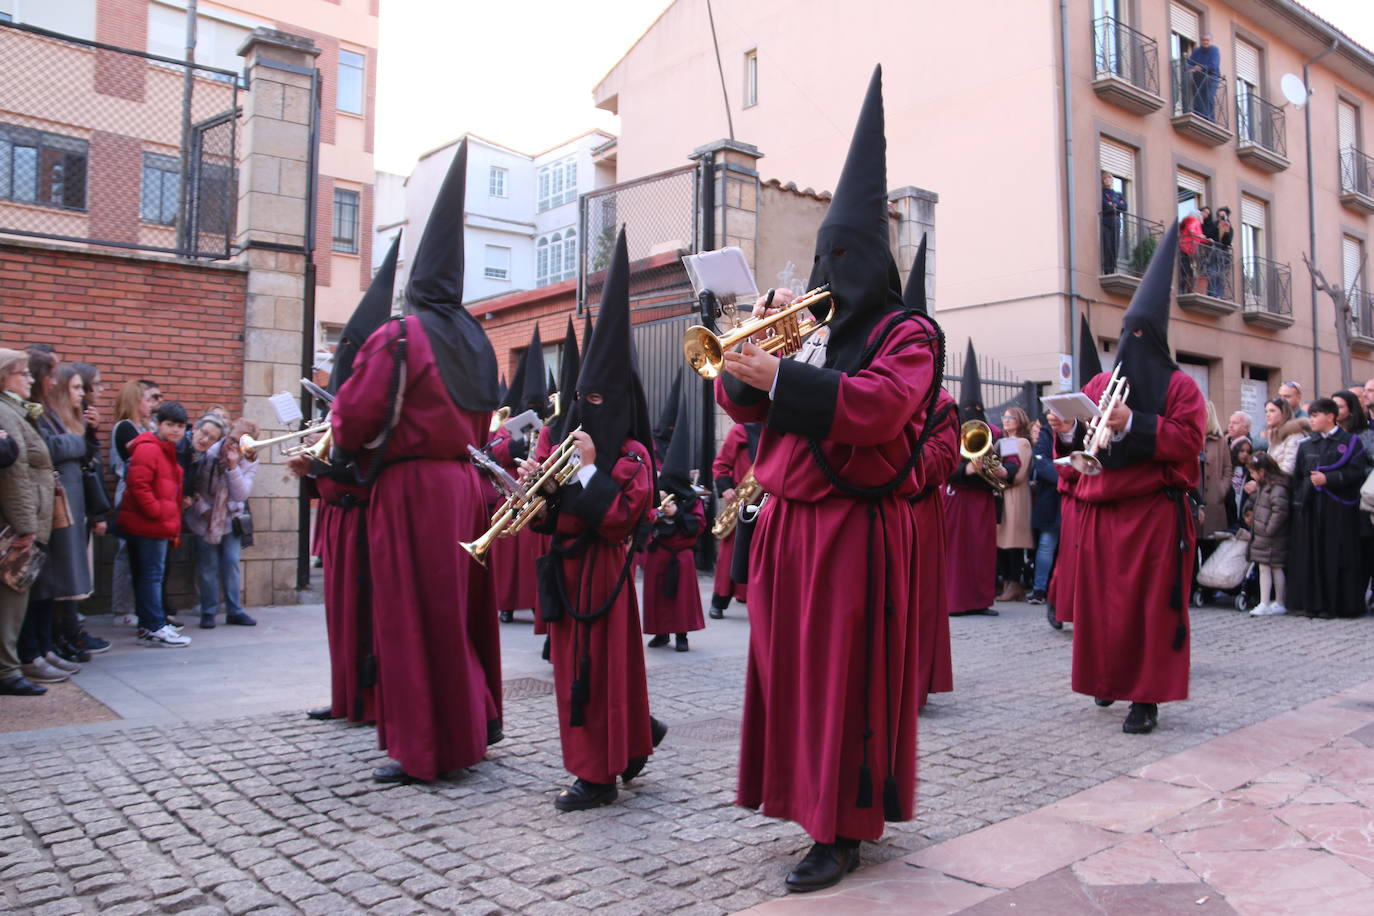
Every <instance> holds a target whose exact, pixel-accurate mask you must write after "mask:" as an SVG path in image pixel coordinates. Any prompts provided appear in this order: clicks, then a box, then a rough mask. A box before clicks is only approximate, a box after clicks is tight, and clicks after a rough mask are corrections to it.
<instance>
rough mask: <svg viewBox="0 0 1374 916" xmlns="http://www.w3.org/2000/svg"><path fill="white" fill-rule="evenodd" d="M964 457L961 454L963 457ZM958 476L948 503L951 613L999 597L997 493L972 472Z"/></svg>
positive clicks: (948, 488) (947, 489)
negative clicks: (971, 473)
mask: <svg viewBox="0 0 1374 916" xmlns="http://www.w3.org/2000/svg"><path fill="white" fill-rule="evenodd" d="M962 460H963V459H962V458H961V459H960V461H962ZM960 480H961V478H960V477H959V476H955V477H954V478H953V479H951V480H950V481H949V482H948V483H947V484H946V485H945V486H943V487H941V488H940V493H941V495H942V496H943V498H944V503H945V543H946V544H948V545H949V549H948V550H946V551H945V557H946V562H947V563H948V567H947V578H946V581H945V585H946V603H945V607H946V609H947V611H948V613H950V614H958V613H960V612H962V611H981V610H985V609H987V608H990V607H992V604H993V602H994V601H996V600H997V503H996V499H997V497H996V496H994V495H993V493H992V490H990V489H989V488H988V485H987V484H986V483H984V482H982V481H980V480H978V479H976V478H973V477H971V476H970V475H963V477H962V480H963V481H966V482H962V483H961V482H960Z"/></svg>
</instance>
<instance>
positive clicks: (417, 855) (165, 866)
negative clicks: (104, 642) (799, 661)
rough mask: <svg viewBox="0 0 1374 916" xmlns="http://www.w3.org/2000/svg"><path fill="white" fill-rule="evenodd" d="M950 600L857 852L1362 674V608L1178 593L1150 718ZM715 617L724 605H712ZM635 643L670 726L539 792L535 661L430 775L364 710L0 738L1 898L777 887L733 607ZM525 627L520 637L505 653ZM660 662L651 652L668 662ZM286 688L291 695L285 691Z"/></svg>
mask: <svg viewBox="0 0 1374 916" xmlns="http://www.w3.org/2000/svg"><path fill="white" fill-rule="evenodd" d="M1002 607H1003V608H1004V610H1003V614H1002V616H1001V617H999V618H984V617H975V618H956V619H954V620H953V621H952V624H953V636H954V652H955V678H956V687H957V692H956V693H954V694H950V695H941V696H937V697H935V698H933V699H932V701H931V703H930V705H929V706H928V708H927V710H926V714H925V716H924V718H923V719H922V724H921V777H922V782H921V787H920V811H919V816H918V819H917V820H915V821H914V822H912V823H909V824H901V825H894V827H893V829H892V830H891V831H890V832H889V833H888V835H887V837H886V838H885V839H884V840H883V841H882V842H881V843H879V844H873V845H871V846H869V845H866V846H865V852H864V861H865V863H867V864H872V863H876V862H881V861H886V860H888V859H891V858H894V857H896V856H898V855H900V854H902V853H904V852H907V851H909V850H913V849H917V848H920V847H923V846H926V845H930V844H931V843H934V842H939V841H941V840H945V839H948V838H950V837H954V836H957V835H959V834H962V833H965V832H967V831H970V830H973V829H976V828H979V827H982V826H984V825H986V824H988V823H991V822H995V821H999V820H1002V819H1005V818H1007V817H1010V816H1012V815H1015V814H1020V813H1024V812H1027V811H1031V810H1034V809H1036V808H1039V807H1041V806H1043V805H1045V804H1047V803H1049V802H1051V801H1054V800H1056V799H1059V798H1061V797H1063V796H1066V795H1069V794H1071V793H1074V792H1077V791H1079V790H1081V789H1084V788H1087V787H1089V786H1092V785H1096V784H1097V783H1100V782H1103V781H1105V780H1107V779H1109V778H1112V777H1114V776H1116V775H1119V774H1122V773H1125V772H1127V771H1129V770H1132V769H1135V768H1136V767H1139V766H1141V765H1143V764H1145V763H1148V762H1150V761H1153V760H1155V759H1158V758H1160V757H1162V756H1165V755H1168V754H1172V753H1174V752H1177V751H1179V750H1182V749H1184V748H1187V747H1190V746H1192V745H1194V744H1197V743H1200V742H1202V741H1204V740H1206V739H1208V738H1212V737H1215V736H1218V735H1221V734H1224V733H1227V732H1229V731H1232V730H1234V729H1236V728H1238V727H1240V726H1243V725H1247V724H1250V723H1253V722H1256V721H1259V720H1261V719H1265V718H1268V717H1269V716H1272V715H1274V714H1276V713H1278V712H1281V711H1284V710H1288V709H1291V708H1293V707H1294V706H1297V705H1300V704H1302V703H1304V702H1307V701H1309V700H1313V699H1316V698H1319V697H1322V696H1326V695H1327V694H1330V693H1332V692H1334V691H1336V690H1338V689H1342V688H1344V687H1348V686H1350V685H1353V684H1356V683H1358V682H1361V681H1363V680H1366V679H1368V678H1369V677H1371V676H1374V640H1371V639H1370V634H1371V629H1370V628H1371V627H1374V621H1370V620H1350V621H1313V620H1307V619H1303V618H1294V619H1290V618H1277V619H1275V618H1263V619H1255V618H1250V617H1248V616H1245V615H1241V614H1238V613H1236V612H1234V611H1226V610H1221V609H1210V608H1209V609H1203V610H1199V611H1195V612H1194V618H1193V619H1194V636H1193V681H1192V684H1193V691H1192V692H1193V697H1194V699H1192V700H1191V701H1189V702H1186V703H1178V704H1170V705H1168V706H1165V707H1164V708H1163V710H1162V715H1161V726H1160V729H1159V730H1158V731H1156V732H1155V733H1154V734H1153V735H1150V736H1143V737H1142V736H1128V735H1124V734H1123V733H1122V732H1121V729H1120V719H1121V717H1122V716H1123V715H1124V709H1122V708H1121V705H1120V704H1118V706H1116V707H1113V708H1111V709H1107V710H1102V709H1098V708H1097V707H1095V706H1094V705H1093V704H1092V702H1091V701H1090V700H1088V699H1087V698H1085V697H1080V696H1077V695H1075V694H1073V693H1071V692H1069V690H1068V686H1067V685H1068V665H1069V646H1070V636H1069V633H1070V630H1069V629H1067V628H1066V629H1065V630H1064V631H1063V632H1056V631H1054V630H1051V629H1050V628H1049V627H1048V626H1047V625H1046V623H1045V619H1044V615H1043V612H1042V609H1041V608H1032V607H1029V606H1026V605H1016V606H1007V605H1003V606H1002ZM733 613H735V614H736V616H738V612H737V611H735V612H733ZM726 625H727V626H728V625H733V626H734V627H735V628H736V634H737V636H736V637H735V643H736V645H735V649H734V651H733V652H728V653H723V654H722V653H716V654H715V655H714V656H712V655H710V654H704V655H698V653H696V652H693V653H689V654H687V655H679V656H676V657H674V658H671V659H667V658H663V659H655V662H654V664H653V666H652V667H651V670H650V688H651V691H652V695H653V706H654V712H655V714H656V715H658V716H659V717H661V718H663V719H665V720H667V721H668V722H669V723H670V725H671V729H672V730H671V731H670V733H669V735H668V739H667V741H666V742H665V744H664V746H663V748H662V749H661V750H660V752H659V753H658V754H656V755H655V756H654V758H653V759H652V761H651V763H650V765H649V768H648V769H647V770H646V772H645V774H644V776H643V777H641V779H640V780H638V781H637V783H636V784H635V785H634V786H633V787H631V788H629V789H626V790H623V791H622V794H621V799H620V801H619V802H618V803H617V804H615V805H613V806H611V807H608V808H604V809H600V810H597V811H592V812H582V813H571V814H559V813H557V812H555V811H554V809H553V806H552V804H551V800H552V796H553V793H554V792H555V791H556V790H557V789H558V788H559V787H561V786H562V785H564V784H565V783H566V782H567V781H568V777H567V775H566V774H565V773H564V772H563V770H562V768H561V766H560V764H559V750H558V738H557V730H556V728H555V724H554V704H553V697H552V695H551V690H552V683H551V680H550V676H551V675H549V674H547V673H546V672H547V669H538V668H526V669H525V672H526V673H536V674H540V676H521V677H513V678H512V679H510V680H508V681H507V683H506V690H507V703H506V729H505V730H506V735H507V739H506V741H505V742H503V743H502V744H500V745H497V746H496V747H494V748H493V749H492V752H491V754H490V755H489V758H488V760H487V761H486V762H485V763H483V764H481V765H479V766H477V767H475V768H474V769H472V770H470V771H468V772H466V773H462V774H456V775H453V776H451V777H450V778H448V779H446V780H444V781H442V782H440V783H437V784H435V785H432V786H392V787H381V786H377V785H374V784H372V783H371V782H369V781H367V780H366V776H367V774H368V771H369V769H370V767H372V766H375V765H377V764H378V763H380V762H381V760H382V757H381V755H380V754H379V753H378V752H377V751H376V749H375V744H374V736H373V732H372V730H371V729H369V728H365V727H359V726H348V725H344V724H341V723H334V722H326V723H313V722H307V721H305V720H304V719H303V717H301V716H300V714H299V713H294V714H289V715H288V714H284V713H279V714H258V715H253V716H249V717H242V718H231V719H225V720H221V721H216V722H192V723H185V724H174V725H158V726H137V727H130V728H127V729H125V730H114V731H110V730H106V731H99V732H92V733H91V734H88V735H77V736H66V737H59V738H51V737H50V738H47V739H45V738H44V737H43V735H42V734H41V733H36V734H35V735H33V738H32V740H31V741H28V742H25V741H22V740H21V741H18V742H15V743H7V744H4V745H0V787H3V789H2V790H0V791H3V796H0V909H4V910H5V911H7V912H9V911H12V912H33V913H35V914H40V916H57V914H67V913H97V912H98V913H102V914H106V916H120V914H126V913H129V914H132V913H146V912H168V913H202V912H203V913H212V912H214V913H218V912H229V913H234V914H239V913H248V912H254V913H263V914H266V913H294V912H304V913H336V912H346V911H363V910H366V911H368V912H376V913H382V914H387V913H413V912H427V911H445V912H458V913H474V914H477V913H482V914H486V913H504V912H519V913H529V914H536V916H538V914H546V913H547V914H555V913H581V912H588V911H593V910H596V911H599V912H605V913H612V914H619V913H626V914H629V913H662V912H680V913H690V914H698V913H699V914H718V913H725V912H733V911H735V910H739V909H743V908H745V907H748V906H751V905H754V904H757V903H759V902H761V901H764V900H766V899H768V898H769V897H773V896H777V895H779V894H780V892H781V881H782V878H783V876H784V875H785V874H786V872H787V870H788V868H789V867H790V865H791V863H792V862H793V861H794V860H795V858H796V856H797V855H798V854H799V853H800V852H801V851H803V850H804V849H805V848H806V847H807V845H808V840H807V838H806V837H805V836H804V834H803V833H802V832H801V831H800V830H799V829H798V828H797V827H795V826H794V825H792V824H788V823H784V822H777V821H772V820H769V819H767V818H764V817H761V816H759V815H757V814H755V813H753V812H751V811H747V810H743V809H739V808H735V807H733V806H732V805H731V800H732V797H733V786H734V778H735V762H736V761H735V757H736V742H737V738H738V716H739V710H740V696H741V689H742V685H743V674H744V664H743V651H744V636H743V634H744V633H745V628H744V626H743V625H742V624H741V623H739V622H738V621H734V622H732V621H727V622H726ZM527 644H528V640H526V641H525V646H526V647H525V648H522V651H527ZM668 662H671V663H668ZM309 699H310V698H307V699H305V700H302V706H304V705H305V704H306V703H307V702H309Z"/></svg>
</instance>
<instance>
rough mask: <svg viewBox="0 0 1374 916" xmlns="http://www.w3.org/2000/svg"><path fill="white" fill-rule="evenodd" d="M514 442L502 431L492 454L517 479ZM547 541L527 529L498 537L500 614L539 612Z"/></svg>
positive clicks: (495, 568)
mask: <svg viewBox="0 0 1374 916" xmlns="http://www.w3.org/2000/svg"><path fill="white" fill-rule="evenodd" d="M540 432H541V433H542V432H543V430H540ZM510 443H511V436H510V433H509V432H507V431H506V430H504V429H502V430H501V431H500V432H498V433H497V435H496V438H495V439H493V440H492V444H491V449H490V454H491V457H492V460H493V461H495V462H496V463H497V464H499V465H501V467H503V468H505V469H506V470H507V471H508V472H510V475H511V476H512V477H515V476H516V475H517V474H518V472H519V468H518V467H517V465H516V459H515V456H514V455H512V454H511V450H510ZM544 541H545V538H544V537H543V536H542V535H540V534H537V533H535V532H534V531H532V530H530V529H529V528H526V529H525V530H524V531H521V532H520V533H519V534H516V535H515V536H513V537H508V538H497V539H496V541H495V542H494V543H493V544H492V545H491V552H490V553H489V554H488V558H487V568H488V569H490V570H491V578H492V583H493V585H494V586H495V589H496V609H497V610H498V611H522V610H525V609H526V608H528V609H530V610H536V605H537V604H538V593H539V580H538V578H537V577H536V573H535V561H537V560H538V559H539V557H540V555H541V554H543V553H544V551H545V549H546V548H545V546H544ZM534 616H535V619H536V620H537V619H538V617H539V615H538V613H536V614H535V615H534Z"/></svg>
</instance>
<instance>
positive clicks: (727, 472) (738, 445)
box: [711, 423, 758, 610]
mask: <svg viewBox="0 0 1374 916" xmlns="http://www.w3.org/2000/svg"><path fill="white" fill-rule="evenodd" d="M755 428H756V429H757V427H755ZM754 440H755V441H754V448H757V447H758V435H757V433H755V436H754ZM753 466H754V455H753V454H752V450H751V448H750V442H749V429H748V426H747V425H746V424H744V423H736V424H735V425H734V426H732V427H730V431H729V432H728V433H726V434H725V441H724V442H722V443H721V444H720V451H719V452H718V453H717V454H716V460H715V461H714V462H712V464H711V475H712V476H713V477H714V478H715V484H716V495H717V496H721V495H722V494H724V493H725V491H726V490H733V489H735V488H736V487H738V486H739V485H740V484H741V483H743V482H744V478H746V477H748V476H749V470H750V468H752V467H753ZM720 505H721V506H722V507H723V506H724V505H725V503H724V502H723V501H722V502H721V503H720ZM735 530H736V531H738V530H739V529H738V528H736V529H735ZM734 550H735V532H734V531H732V532H730V536H729V537H726V538H724V539H723V540H722V541H721V542H720V550H719V551H717V553H716V580H715V585H714V587H713V588H712V590H711V591H712V599H711V604H712V606H714V607H716V608H718V609H720V610H724V609H725V608H726V607H728V606H729V605H730V599H731V598H734V599H735V600H736V601H738V602H740V603H741V604H743V603H744V602H745V601H746V600H747V599H748V597H749V587H748V586H747V585H745V583H743V582H736V581H734V580H733V579H732V578H731V577H730V564H731V557H733V556H734Z"/></svg>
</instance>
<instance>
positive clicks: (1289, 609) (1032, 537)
mask: <svg viewBox="0 0 1374 916" xmlns="http://www.w3.org/2000/svg"><path fill="white" fill-rule="evenodd" d="M1207 413H1208V427H1207V437H1206V444H1205V446H1204V449H1203V452H1202V454H1201V455H1199V462H1200V465H1201V469H1202V474H1201V484H1200V486H1199V487H1198V488H1197V490H1195V491H1194V492H1193V493H1192V494H1191V506H1192V508H1193V510H1194V519H1195V522H1196V525H1197V531H1198V550H1199V557H1198V560H1199V562H1198V563H1197V564H1196V574H1195V579H1194V588H1193V603H1194V605H1195V606H1201V605H1203V604H1227V605H1230V604H1234V605H1235V606H1237V607H1238V608H1239V609H1241V610H1245V611H1248V612H1249V613H1250V614H1251V615H1252V616H1256V617H1263V616H1272V615H1277V614H1293V615H1303V616H1308V617H1318V618H1334V617H1358V616H1361V615H1363V614H1365V613H1366V612H1367V611H1368V610H1369V602H1370V598H1371V585H1374V379H1370V380H1369V381H1368V382H1366V383H1365V384H1363V385H1361V384H1352V385H1350V386H1349V387H1348V388H1345V389H1342V390H1340V391H1336V392H1333V393H1332V394H1331V396H1330V397H1317V398H1312V399H1310V400H1305V399H1304V396H1303V387H1302V385H1301V384H1300V383H1299V382H1296V381H1285V382H1284V383H1283V384H1282V385H1280V386H1279V389H1278V393H1277V396H1276V397H1274V398H1273V399H1272V400H1269V401H1267V402H1266V403H1265V405H1264V414H1263V423H1264V426H1263V428H1262V429H1256V428H1254V427H1255V423H1254V421H1253V420H1252V417H1251V415H1250V414H1249V413H1246V412H1245V411H1242V410H1237V411H1234V412H1232V413H1231V414H1230V415H1229V416H1228V417H1227V419H1226V422H1225V425H1224V426H1223V425H1222V422H1221V420H1220V415H1219V414H1218V412H1217V410H1216V407H1215V405H1213V404H1212V403H1211V402H1210V401H1209V402H1208V403H1207ZM1001 421H1002V422H1001V426H1000V428H999V427H996V426H994V427H993V430H994V434H995V435H996V436H997V437H998V441H997V443H996V444H995V450H996V451H997V452H998V453H999V455H1000V460H1001V466H1002V468H1003V470H1002V471H999V473H1004V474H1005V477H1004V478H1003V479H1004V480H1005V482H1006V487H1005V489H1003V490H1002V491H1001V492H1000V493H994V494H993V495H994V496H995V497H996V501H997V503H998V505H997V511H996V515H995V516H989V520H988V521H987V522H986V525H987V526H988V527H989V529H991V526H992V525H993V524H994V522H993V519H994V518H995V520H996V521H995V526H996V530H995V536H994V533H993V532H992V531H991V530H988V531H986V532H981V533H980V534H979V535H978V536H977V537H974V536H968V535H960V540H961V541H963V542H966V543H975V542H976V543H978V544H982V545H991V544H992V543H993V542H994V540H995V543H996V573H995V576H996V588H997V589H999V590H998V591H996V598H995V600H996V601H1021V600H1026V601H1029V602H1030V603H1031V604H1045V603H1046V602H1047V601H1049V600H1050V583H1051V581H1052V576H1053V573H1054V569H1055V564H1056V562H1057V560H1058V559H1059V557H1060V555H1061V553H1062V552H1063V548H1061V547H1060V545H1059V528H1060V514H1061V512H1062V511H1065V510H1064V507H1063V506H1062V505H1061V500H1062V493H1061V491H1062V487H1060V485H1059V480H1060V478H1059V474H1058V473H1057V472H1056V469H1055V465H1054V443H1053V439H1052V438H1051V433H1050V430H1049V429H1048V428H1047V427H1042V424H1041V423H1040V421H1038V420H1037V421H1035V422H1034V423H1028V422H1027V418H1026V415H1025V413H1024V411H1022V410H1021V409H1020V408H1010V409H1008V410H1006V411H1005V412H1004V413H1003V414H1002V417H1001ZM1023 430H1024V431H1025V432H1022V431H1023ZM967 473H969V474H972V473H973V471H967ZM985 549H986V548H985ZM978 565H979V568H980V569H982V570H984V571H985V572H984V573H983V575H984V576H985V577H988V576H991V575H992V573H991V572H990V570H992V569H993V564H992V561H991V558H990V557H989V558H988V561H987V562H986V563H981V564H978ZM993 593H994V591H993V585H992V583H990V582H989V583H988V584H987V592H986V594H987V595H992V594H993ZM965 603H968V602H967V601H966V602H965ZM975 603H977V604H980V605H986V606H982V607H976V608H973V607H951V612H952V613H955V614H963V613H991V614H995V613H996V612H995V611H994V610H992V608H991V602H985V601H977V602H975ZM1049 613H1050V620H1051V623H1052V624H1054V625H1055V626H1062V623H1061V622H1059V621H1057V620H1055V618H1054V615H1053V611H1052V609H1051V610H1050V611H1049Z"/></svg>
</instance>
